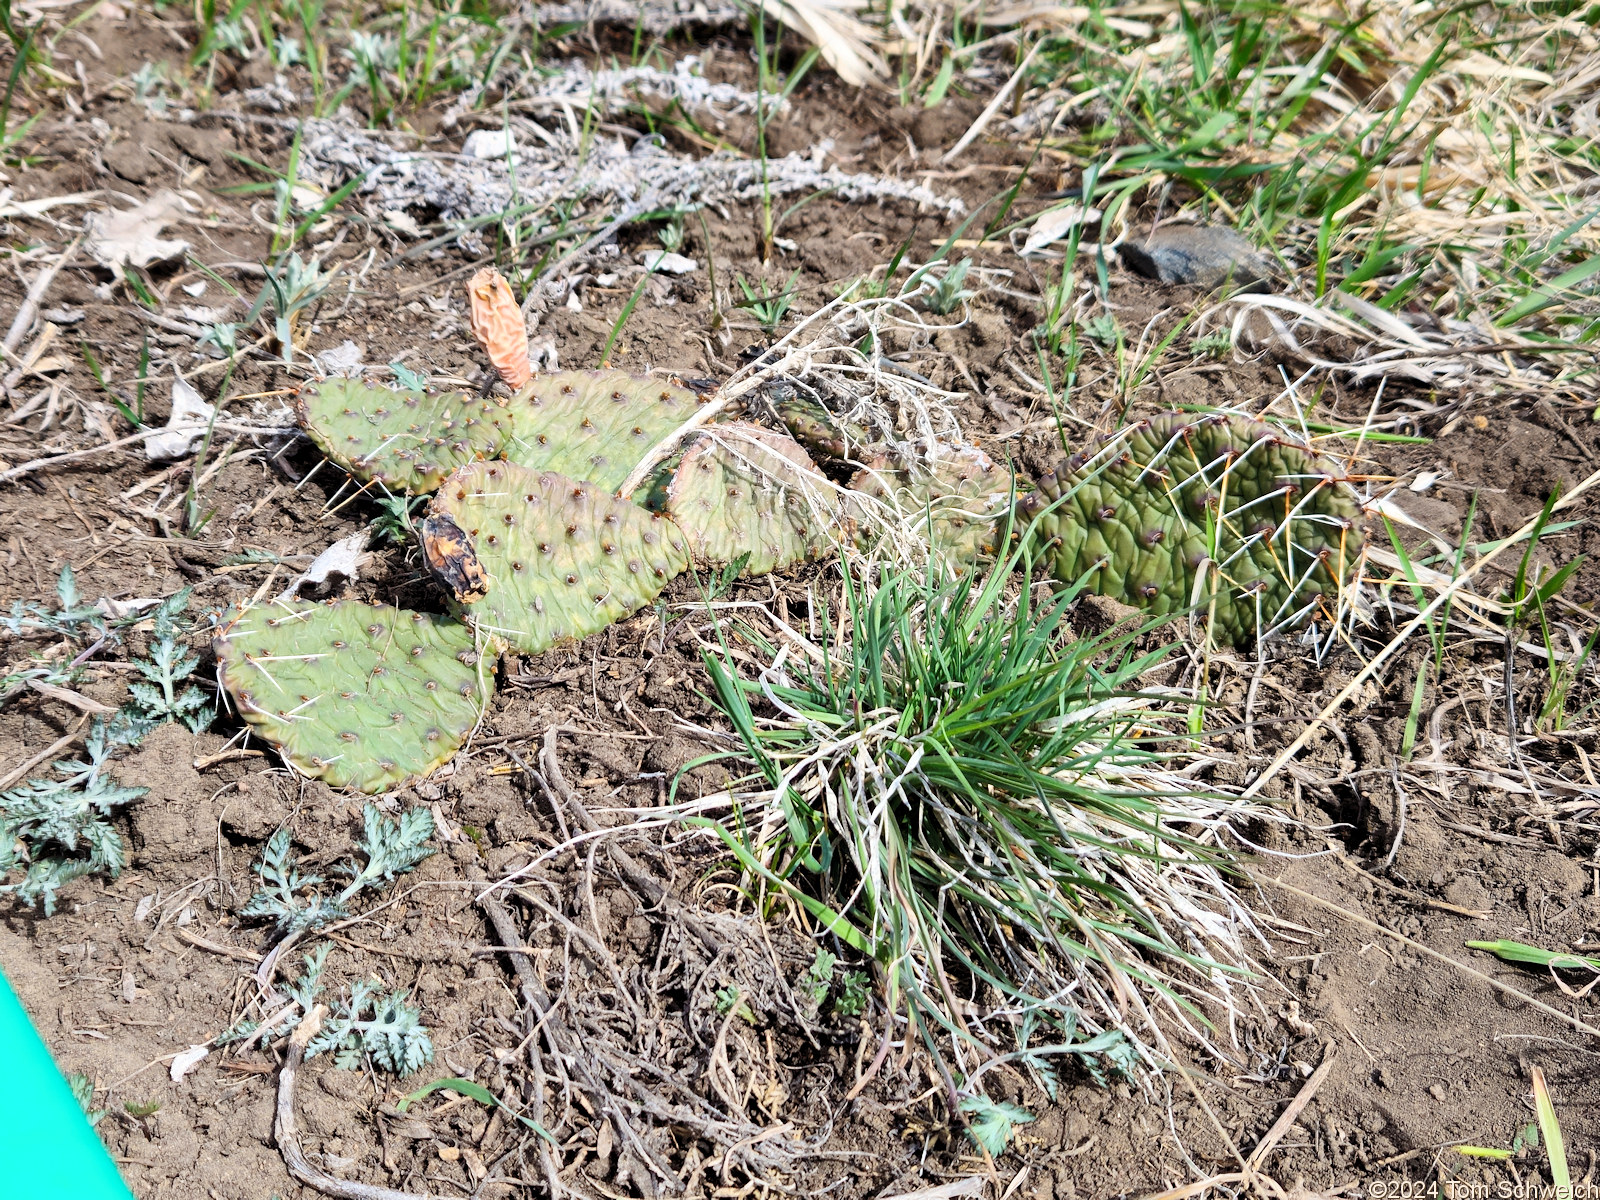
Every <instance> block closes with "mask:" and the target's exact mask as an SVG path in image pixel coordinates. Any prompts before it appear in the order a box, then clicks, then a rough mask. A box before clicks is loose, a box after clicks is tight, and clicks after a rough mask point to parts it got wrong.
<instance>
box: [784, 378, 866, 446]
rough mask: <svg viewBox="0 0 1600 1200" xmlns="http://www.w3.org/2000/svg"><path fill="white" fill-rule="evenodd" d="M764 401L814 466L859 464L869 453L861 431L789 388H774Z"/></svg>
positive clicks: (787, 385) (792, 387)
mask: <svg viewBox="0 0 1600 1200" xmlns="http://www.w3.org/2000/svg"><path fill="white" fill-rule="evenodd" d="M767 398H768V400H769V401H770V402H771V404H772V409H773V412H774V414H775V415H776V416H777V418H778V420H779V421H781V422H783V425H784V428H786V429H787V430H788V431H789V434H790V436H792V437H793V438H794V440H795V441H797V442H799V443H800V444H801V445H802V446H804V447H805V448H806V450H808V451H809V452H810V453H811V454H812V456H813V457H815V458H816V460H817V461H818V462H828V463H840V464H842V463H844V462H845V461H847V460H849V459H851V458H854V459H856V460H857V461H860V460H861V459H862V458H863V457H865V456H866V455H867V454H868V453H870V452H869V451H868V450H867V449H866V447H867V446H868V442H869V439H868V437H867V431H866V430H865V429H863V428H861V427H860V426H858V425H855V424H852V423H851V422H849V421H844V420H841V419H840V418H839V417H836V416H834V415H833V414H832V413H830V412H829V411H828V410H827V409H825V408H823V407H822V405H820V404H818V403H817V402H816V401H815V400H813V399H811V398H810V397H809V396H805V395H802V394H801V392H800V391H799V389H798V388H796V387H794V386H793V385H792V384H787V383H781V382H780V383H779V384H776V385H774V386H773V387H771V388H769V389H768V392H767Z"/></svg>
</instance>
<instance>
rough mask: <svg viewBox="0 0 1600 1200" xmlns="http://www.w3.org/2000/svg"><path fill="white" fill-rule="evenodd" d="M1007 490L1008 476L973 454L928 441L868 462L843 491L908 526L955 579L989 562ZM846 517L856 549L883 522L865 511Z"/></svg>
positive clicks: (1006, 502)
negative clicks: (982, 561) (951, 570)
mask: <svg viewBox="0 0 1600 1200" xmlns="http://www.w3.org/2000/svg"><path fill="white" fill-rule="evenodd" d="M1011 485H1012V475H1011V472H1010V471H1008V470H1006V469H1005V468H1003V467H1001V466H998V465H997V464H996V463H995V462H994V460H993V459H991V458H990V457H989V456H988V455H987V454H985V453H984V452H983V451H982V450H980V449H978V447H976V446H971V445H960V444H954V443H950V442H942V441H934V440H928V441H921V442H917V443H913V444H912V445H910V446H909V447H907V448H905V449H897V450H891V451H885V452H883V453H880V454H877V455H875V456H874V457H873V458H872V459H871V460H869V461H868V463H867V465H866V467H864V468H863V469H862V470H860V471H857V472H856V474H855V475H854V476H853V477H852V478H851V480H850V484H849V486H850V490H851V491H855V492H860V493H862V494H863V495H866V496H870V497H872V498H873V499H875V500H877V501H879V502H880V503H882V504H884V505H887V506H888V507H889V509H890V510H891V511H892V512H893V513H894V515H896V516H898V517H899V518H900V519H901V520H903V521H905V522H907V523H909V524H912V525H914V526H915V527H916V529H917V531H918V533H920V534H922V535H923V536H924V537H926V538H927V540H928V543H929V546H930V548H931V549H932V550H933V552H934V554H935V555H936V556H938V557H939V558H941V559H943V560H944V561H945V562H946V563H948V564H949V565H950V566H951V567H953V568H955V570H957V571H958V572H960V571H965V570H966V569H967V568H968V567H970V566H971V565H972V564H973V563H975V562H977V561H978V560H979V559H980V558H982V557H986V556H992V555H993V554H994V552H995V547H996V542H997V540H998V525H999V521H1000V518H1001V517H1002V516H1003V515H1004V514H1005V512H1006V509H1007V507H1008V506H1009V505H1010V503H1011ZM852 517H853V519H854V520H855V522H856V526H857V541H859V542H866V543H870V542H871V541H872V540H873V539H874V538H875V537H876V536H877V534H878V531H880V530H882V529H883V528H884V520H883V517H884V514H883V513H882V512H880V511H874V510H873V508H872V506H869V505H864V504H860V503H857V504H855V505H853V506H852Z"/></svg>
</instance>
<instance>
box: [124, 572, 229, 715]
mask: <svg viewBox="0 0 1600 1200" xmlns="http://www.w3.org/2000/svg"><path fill="white" fill-rule="evenodd" d="M191 590H192V589H190V588H184V589H183V590H182V591H180V592H174V593H173V594H172V595H170V596H168V597H167V598H166V599H165V600H163V601H162V602H161V603H160V604H159V605H157V606H156V608H155V611H154V612H153V613H152V614H151V615H152V616H153V617H154V618H155V636H154V637H153V639H152V640H151V642H150V650H149V655H150V657H149V658H148V659H144V660H138V659H136V660H135V661H134V664H133V665H134V666H135V667H137V668H138V669H139V672H140V673H141V674H142V675H143V676H144V680H143V681H140V680H135V681H134V682H132V683H130V684H129V685H128V691H129V692H130V693H132V695H133V707H134V708H135V709H136V710H138V712H139V715H140V716H142V717H146V718H148V719H150V720H152V721H182V722H183V723H184V724H185V725H187V726H188V727H189V730H190V732H192V733H199V732H200V731H201V730H203V729H208V728H210V726H211V722H212V721H213V720H214V719H215V718H216V715H217V710H216V706H215V705H213V704H212V703H211V701H210V700H209V699H207V697H206V694H205V693H204V692H202V691H201V690H200V689H199V688H198V687H195V686H194V685H193V684H190V685H189V686H188V687H186V688H181V689H180V687H179V685H180V684H181V683H182V682H183V681H184V680H185V679H187V678H188V677H189V675H191V674H192V673H193V672H194V669H195V668H196V667H198V666H199V665H200V656H199V655H198V654H196V653H194V651H192V650H190V649H189V648H188V647H187V646H185V645H184V644H183V643H182V642H180V641H179V640H178V614H179V613H181V612H183V610H184V609H186V608H188V607H189V596H190V592H191Z"/></svg>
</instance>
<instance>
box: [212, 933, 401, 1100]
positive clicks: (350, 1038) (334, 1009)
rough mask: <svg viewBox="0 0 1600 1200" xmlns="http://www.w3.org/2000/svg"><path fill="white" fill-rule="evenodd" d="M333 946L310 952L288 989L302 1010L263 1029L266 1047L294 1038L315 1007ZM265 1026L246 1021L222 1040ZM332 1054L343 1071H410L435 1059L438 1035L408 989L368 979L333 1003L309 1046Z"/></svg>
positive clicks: (312, 1051)
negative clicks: (366, 1066)
mask: <svg viewBox="0 0 1600 1200" xmlns="http://www.w3.org/2000/svg"><path fill="white" fill-rule="evenodd" d="M330 949H331V947H330V946H328V945H327V944H326V943H324V944H323V945H321V946H318V947H317V948H316V949H315V950H313V951H312V952H311V953H310V954H307V955H306V956H305V959H304V962H305V970H304V971H302V972H301V973H300V975H299V977H298V978H297V979H295V980H294V981H293V982H292V983H289V984H287V985H286V986H285V987H284V989H283V991H284V994H285V995H287V996H288V997H289V999H291V1000H293V1001H295V1003H297V1004H298V1005H299V1006H300V1011H299V1012H297V1013H295V1014H293V1015H292V1016H290V1017H288V1018H286V1019H285V1020H284V1021H283V1022H282V1024H279V1025H276V1026H274V1027H273V1028H271V1029H269V1030H267V1031H266V1032H265V1033H263V1034H262V1035H261V1042H262V1044H263V1045H267V1044H269V1043H271V1042H273V1041H275V1040H276V1039H278V1038H285V1037H288V1036H289V1034H290V1033H292V1032H293V1031H294V1029H295V1028H296V1027H297V1026H298V1025H299V1024H300V1022H301V1021H302V1020H303V1019H304V1018H305V1014H306V1013H308V1012H310V1011H311V1006H312V1005H313V1004H315V1003H316V1002H317V998H318V996H320V995H321V994H322V992H323V989H324V985H323V982H322V971H323V968H324V967H325V966H327V963H328V952H329V950H330ZM259 1028H260V1022H259V1021H253V1020H245V1021H240V1022H238V1023H237V1024H235V1025H234V1026H233V1027H232V1028H230V1029H227V1030H225V1031H224V1032H223V1033H221V1034H219V1035H218V1037H217V1039H216V1043H217V1045H219V1046H225V1045H227V1044H228V1043H230V1042H237V1041H239V1040H240V1039H241V1038H246V1037H249V1036H250V1035H251V1034H253V1033H255V1032H256V1031H257V1030H258V1029H259ZM327 1052H332V1054H333V1065H334V1066H336V1067H339V1068H341V1069H342V1070H346V1071H353V1070H356V1069H358V1068H360V1067H361V1066H363V1065H364V1064H365V1063H367V1062H368V1061H370V1062H371V1063H372V1064H373V1065H374V1066H377V1067H380V1068H382V1069H383V1070H385V1071H391V1072H393V1073H394V1074H396V1075H409V1074H410V1073H411V1072H412V1071H417V1070H421V1069H422V1068H423V1067H425V1066H427V1065H428V1064H429V1063H431V1062H432V1061H433V1039H432V1038H431V1037H430V1036H429V1034H428V1027H427V1026H426V1025H424V1024H423V1023H422V1010H421V1009H420V1008H418V1007H417V1006H415V1005H412V1004H407V1003H406V1002H405V993H404V992H402V991H392V992H391V991H386V990H385V989H384V986H383V983H382V982H381V981H379V980H376V979H362V980H357V981H356V982H355V983H353V984H351V985H350V998H349V999H348V1000H346V999H345V998H343V997H342V996H341V997H339V998H336V999H334V1000H333V1001H332V1002H331V1003H330V1005H329V1012H328V1015H327V1016H326V1017H324V1018H323V1022H322V1028H321V1029H320V1030H318V1031H317V1034H316V1036H315V1037H313V1038H312V1039H311V1040H310V1041H309V1042H308V1043H307V1044H306V1057H307V1058H315V1057H316V1056H317V1055H319V1054H323V1053H327Z"/></svg>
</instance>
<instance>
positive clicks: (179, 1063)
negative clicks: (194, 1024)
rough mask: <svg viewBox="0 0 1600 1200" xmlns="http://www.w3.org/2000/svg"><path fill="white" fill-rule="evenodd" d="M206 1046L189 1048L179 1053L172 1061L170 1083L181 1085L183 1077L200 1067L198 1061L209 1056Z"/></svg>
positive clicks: (209, 1051)
mask: <svg viewBox="0 0 1600 1200" xmlns="http://www.w3.org/2000/svg"><path fill="white" fill-rule="evenodd" d="M210 1053H211V1050H210V1049H209V1048H208V1047H206V1046H190V1047H189V1048H188V1049H187V1050H182V1051H179V1053H178V1056H177V1057H176V1058H174V1059H173V1060H172V1082H173V1083H182V1082H183V1077H184V1076H185V1075H187V1074H188V1073H189V1072H190V1071H192V1070H194V1069H195V1068H196V1067H197V1066H199V1065H200V1060H201V1059H202V1058H204V1057H205V1056H206V1055H208V1054H210Z"/></svg>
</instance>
